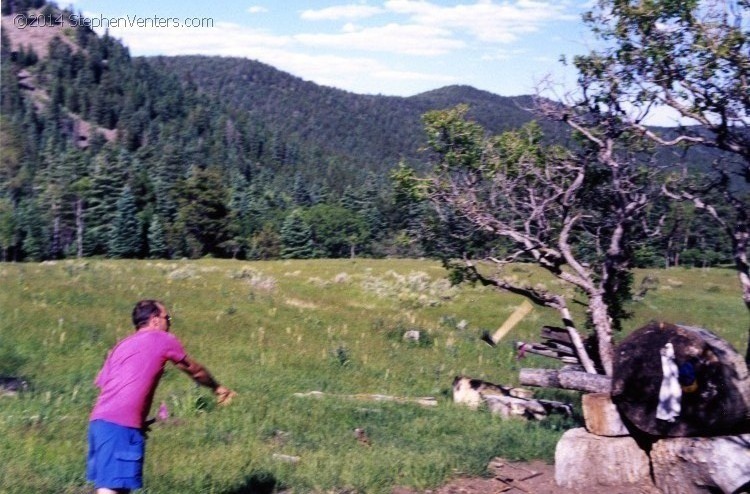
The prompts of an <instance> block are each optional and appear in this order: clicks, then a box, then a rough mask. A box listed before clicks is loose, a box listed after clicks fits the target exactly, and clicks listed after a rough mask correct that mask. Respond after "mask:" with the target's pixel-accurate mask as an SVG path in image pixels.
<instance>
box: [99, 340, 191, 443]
mask: <svg viewBox="0 0 750 494" xmlns="http://www.w3.org/2000/svg"><path fill="white" fill-rule="evenodd" d="M185 356H186V353H185V350H184V349H183V347H182V343H180V340H178V339H177V337H176V336H175V335H173V334H172V333H168V332H166V331H160V330H151V329H148V328H142V329H139V330H138V331H136V332H135V333H134V334H132V335H130V336H128V337H127V338H125V339H124V340H122V341H120V342H119V343H118V344H117V345H116V346H115V347H114V348H113V349H112V351H110V352H109V355H108V356H107V360H106V361H105V362H104V365H103V366H102V369H101V370H100V371H99V375H98V376H97V377H96V381H95V384H96V386H97V387H98V388H99V389H100V393H99V398H97V400H96V404H95V405H94V409H93V410H92V412H91V420H97V419H101V420H106V421H108V422H112V423H115V424H119V425H124V426H126V427H135V428H138V429H140V428H141V427H143V424H144V422H145V420H146V417H147V415H148V412H149V410H150V409H151V402H152V401H153V399H154V391H156V386H157V385H158V384H159V379H160V378H161V375H162V373H163V372H164V365H165V364H166V363H167V361H168V360H170V361H172V362H179V361H180V360H182V359H183V358H185Z"/></svg>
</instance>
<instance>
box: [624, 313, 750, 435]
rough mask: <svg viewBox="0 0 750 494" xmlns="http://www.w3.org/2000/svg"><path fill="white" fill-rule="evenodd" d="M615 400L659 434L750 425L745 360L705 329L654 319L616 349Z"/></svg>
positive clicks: (641, 426)
mask: <svg viewBox="0 0 750 494" xmlns="http://www.w3.org/2000/svg"><path fill="white" fill-rule="evenodd" d="M665 369H666V370H665ZM667 371H669V372H667ZM665 375H666V378H665ZM612 401H613V402H614V403H615V405H616V406H617V408H618V410H619V411H620V414H621V415H622V416H623V418H624V419H625V421H626V423H627V422H629V423H631V424H632V425H633V426H635V427H636V428H637V429H638V430H640V431H643V432H645V433H646V434H649V435H652V436H656V437H664V436H670V437H682V436H716V435H727V434H737V433H743V432H748V431H749V430H750V373H748V368H747V364H746V363H745V359H744V357H743V356H742V355H740V354H739V353H738V352H737V351H736V350H735V349H734V348H732V346H731V345H730V344H729V343H727V342H726V341H724V340H722V339H721V338H719V337H718V336H716V335H715V334H713V333H711V332H710V331H708V330H706V329H702V328H694V327H689V326H681V325H674V324H667V323H658V322H653V323H650V324H648V325H646V326H644V327H643V328H640V329H638V330H636V331H634V332H633V333H631V334H630V335H629V336H628V337H627V338H625V339H624V340H623V341H622V343H620V344H619V345H618V346H617V347H616V348H615V359H614V372H613V376H612ZM665 411H666V413H665Z"/></svg>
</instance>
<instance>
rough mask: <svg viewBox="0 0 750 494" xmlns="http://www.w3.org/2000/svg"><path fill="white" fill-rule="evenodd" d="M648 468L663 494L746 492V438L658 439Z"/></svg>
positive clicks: (749, 448)
mask: <svg viewBox="0 0 750 494" xmlns="http://www.w3.org/2000/svg"><path fill="white" fill-rule="evenodd" d="M651 464H652V467H653V472H654V483H655V484H656V486H657V487H658V488H659V489H661V491H662V492H664V494H705V493H710V492H717V489H718V490H720V491H721V492H727V493H729V492H748V491H749V490H750V434H744V435H740V436H720V437H710V438H705V437H700V438H687V437H684V438H667V439H661V440H659V441H657V442H656V443H655V444H654V446H653V448H652V449H651Z"/></svg>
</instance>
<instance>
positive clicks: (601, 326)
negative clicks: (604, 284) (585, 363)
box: [589, 294, 614, 376]
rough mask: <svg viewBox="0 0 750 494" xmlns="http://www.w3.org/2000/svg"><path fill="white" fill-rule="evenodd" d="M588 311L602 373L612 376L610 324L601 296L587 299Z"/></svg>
mask: <svg viewBox="0 0 750 494" xmlns="http://www.w3.org/2000/svg"><path fill="white" fill-rule="evenodd" d="M589 310H590V311H591V320H592V322H593V323H594V327H595V328H596V336H597V340H598V344H599V358H600V360H601V363H602V367H603V368H604V373H605V374H606V375H608V376H611V375H612V369H613V361H614V348H613V347H614V344H613V343H612V324H611V323H610V320H609V314H607V304H605V303H604V299H603V298H602V296H601V295H598V294H597V295H594V296H591V297H590V298H589Z"/></svg>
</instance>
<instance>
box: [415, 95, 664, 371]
mask: <svg viewBox="0 0 750 494" xmlns="http://www.w3.org/2000/svg"><path fill="white" fill-rule="evenodd" d="M466 111H467V108H466V107H457V108H455V109H452V110H446V111H442V112H431V113H429V114H427V115H426V116H425V122H426V128H427V131H428V136H429V140H430V145H431V147H432V148H433V150H434V151H435V152H436V156H437V162H436V163H435V167H434V169H433V171H432V173H431V174H429V175H428V176H427V177H426V178H424V179H416V177H415V176H414V175H411V176H408V177H407V176H406V175H403V176H402V177H401V178H402V179H403V180H402V182H407V181H408V180H407V179H411V180H412V183H413V184H415V187H420V188H421V191H422V192H423V193H424V195H425V197H426V198H427V199H429V201H430V202H431V203H432V204H433V206H434V207H435V208H436V210H437V211H438V213H439V214H442V215H448V214H458V215H460V216H461V217H463V218H464V219H465V220H467V221H468V222H469V223H470V224H471V225H473V226H474V227H475V228H476V229H479V230H482V231H485V232H488V233H490V234H491V235H493V236H496V237H498V238H502V239H505V240H506V241H509V244H510V245H511V246H512V247H511V248H510V249H508V250H506V251H504V252H502V253H501V252H496V253H493V254H489V255H487V256H484V257H483V258H481V259H469V258H464V259H463V260H461V263H462V265H463V267H464V268H465V269H466V270H468V271H469V272H470V274H471V276H473V277H474V278H475V279H478V280H480V281H481V282H483V283H485V284H489V285H492V286H495V287H497V288H499V289H503V290H509V291H511V292H514V293H518V294H521V295H523V296H525V297H527V298H529V299H530V300H532V301H534V302H535V303H537V304H540V305H543V306H546V307H550V308H553V309H555V310H557V311H558V313H559V314H560V317H561V319H562V321H563V323H564V325H565V327H566V328H567V329H568V332H569V334H570V336H571V340H572V341H573V343H574V346H575V348H576V351H577V353H578V356H579V360H580V361H581V363H582V365H583V366H584V368H585V369H586V371H587V372H591V373H595V372H597V369H596V366H595V363H594V362H593V361H592V358H591V357H590V356H589V355H588V354H587V352H586V350H585V348H584V345H583V342H582V340H581V338H580V335H579V333H578V330H577V328H576V325H575V323H574V317H573V315H572V313H571V310H570V307H569V301H570V299H571V294H570V293H567V292H566V290H565V289H564V288H561V289H559V290H557V291H555V290H553V289H551V288H547V287H543V286H530V285H528V284H525V283H523V282H521V281H519V280H517V279H515V278H514V277H513V276H508V275H507V274H506V272H505V270H504V268H505V267H506V266H508V265H510V264H512V263H515V262H519V261H532V262H534V263H536V264H537V265H539V266H541V267H542V268H544V269H545V270H546V271H548V272H549V273H550V274H551V275H553V276H554V277H555V278H557V279H559V280H561V281H562V282H564V283H563V285H564V286H568V287H575V288H577V289H579V290H580V291H582V292H583V293H585V295H586V296H587V298H588V302H587V311H588V316H589V319H590V323H591V325H592V326H593V328H594V331H595V335H596V340H597V344H598V347H597V353H598V358H599V360H600V363H601V367H602V369H603V371H604V373H605V374H607V375H611V373H612V363H613V343H612V336H613V327H614V325H615V324H616V321H615V320H613V317H612V315H613V313H614V311H613V308H614V306H615V305H616V304H617V297H618V295H621V294H622V293H623V292H625V291H627V290H628V288H629V286H625V284H626V282H627V276H628V275H629V268H630V264H629V261H630V258H631V255H630V247H631V245H632V241H633V236H634V235H635V234H636V231H638V232H640V233H642V232H641V231H640V226H639V225H641V220H642V218H643V216H644V211H645V208H646V207H647V206H648V204H649V197H651V194H652V184H653V180H651V179H650V175H651V174H652V173H653V169H650V168H648V167H641V166H637V163H638V162H637V160H636V159H634V157H633V156H632V153H631V152H630V150H628V149H626V146H623V144H622V143H619V144H618V143H616V141H617V140H618V139H620V138H621V136H620V135H616V133H612V135H609V136H608V135H602V136H595V135H593V134H590V135H589V136H588V140H589V141H590V142H586V143H585V145H584V146H578V148H577V149H576V150H575V151H574V150H571V149H565V148H562V147H560V146H546V145H543V144H542V142H541V138H542V135H541V131H540V130H539V128H538V126H536V125H535V124H531V125H529V126H526V127H524V128H523V129H521V130H518V131H512V132H506V133H504V134H502V135H500V136H496V137H485V136H484V130H483V129H482V128H481V127H480V126H479V125H478V124H475V123H473V122H469V121H467V120H466V119H465V113H466ZM550 111H552V110H550ZM582 131H586V130H585V129H582ZM584 141H586V140H585V139H584ZM592 142H593V143H595V145H592V144H591V143H592ZM597 244H600V245H602V246H604V248H602V249H596V248H595V247H594V246H595V245H597ZM488 268H492V269H488Z"/></svg>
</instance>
